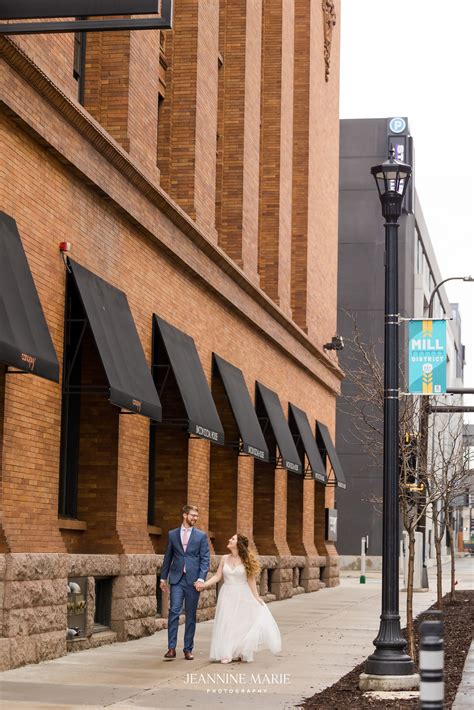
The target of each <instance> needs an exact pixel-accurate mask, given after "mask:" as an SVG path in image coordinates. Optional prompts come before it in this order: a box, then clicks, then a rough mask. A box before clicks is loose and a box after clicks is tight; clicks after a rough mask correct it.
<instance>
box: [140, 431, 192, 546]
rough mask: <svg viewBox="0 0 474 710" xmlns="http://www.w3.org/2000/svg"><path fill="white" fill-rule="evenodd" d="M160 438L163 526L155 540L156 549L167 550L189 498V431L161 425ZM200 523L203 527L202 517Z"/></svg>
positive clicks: (159, 521)
mask: <svg viewBox="0 0 474 710" xmlns="http://www.w3.org/2000/svg"><path fill="white" fill-rule="evenodd" d="M156 439H157V457H156V474H155V525H156V526H158V527H160V528H161V529H162V534H161V536H159V537H158V536H155V535H153V536H152V541H153V545H154V548H155V551H156V552H164V551H165V549H166V543H167V533H168V531H169V530H172V529H173V528H176V527H178V526H179V525H181V521H182V515H181V509H182V507H183V505H186V503H187V502H188V496H187V489H188V481H187V478H188V434H187V433H186V432H185V431H183V430H182V429H177V428H176V427H172V426H165V425H161V426H160V428H159V431H158V432H157V434H156ZM189 500H190V499H189ZM198 526H199V527H201V521H199V523H198Z"/></svg>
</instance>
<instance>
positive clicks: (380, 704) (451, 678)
mask: <svg viewBox="0 0 474 710" xmlns="http://www.w3.org/2000/svg"><path fill="white" fill-rule="evenodd" d="M430 609H433V610H434V609H436V604H434V605H433V606H432V607H430ZM443 612H444V693H445V704H444V707H445V708H447V709H448V710H449V708H450V707H451V705H452V704H453V702H454V698H455V696H456V691H457V688H458V685H459V683H460V682H461V676H462V671H463V668H464V662H465V660H466V656H467V652H468V651H469V647H470V645H471V641H472V632H473V629H474V591H472V590H469V591H465V592H463V591H459V592H456V599H455V601H454V602H450V601H449V595H448V594H446V595H445V596H444V597H443ZM419 618H420V617H417V619H415V643H416V647H417V648H418V641H419V638H418V619H419ZM421 620H423V618H421ZM403 632H405V630H403ZM417 660H418V659H415V663H417ZM363 672H364V663H361V664H360V665H359V666H357V667H356V668H354V669H353V670H352V671H350V672H349V673H347V674H346V675H345V676H344V677H343V678H341V679H340V680H338V681H337V683H334V685H331V686H330V687H329V688H325V690H323V691H322V692H321V693H317V694H316V695H313V697H312V698H307V699H306V700H305V702H304V703H303V704H302V705H301V706H300V707H302V708H304V709H305V710H325V709H326V708H327V709H328V710H338V709H339V708H351V709H357V710H364V708H417V707H418V704H419V701H418V698H413V699H410V700H379V699H375V698H370V697H364V694H363V693H362V692H361V691H360V690H359V676H360V674H361V673H363Z"/></svg>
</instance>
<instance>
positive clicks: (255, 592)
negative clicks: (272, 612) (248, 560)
mask: <svg viewBox="0 0 474 710" xmlns="http://www.w3.org/2000/svg"><path fill="white" fill-rule="evenodd" d="M247 582H248V585H249V587H250V589H251V591H252V594H253V595H254V597H255V599H256V600H257V601H258V602H259V603H260V604H265V602H264V601H263V599H261V598H260V595H259V593H258V589H257V580H256V579H255V577H247Z"/></svg>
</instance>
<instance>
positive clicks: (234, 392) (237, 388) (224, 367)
mask: <svg viewBox="0 0 474 710" xmlns="http://www.w3.org/2000/svg"><path fill="white" fill-rule="evenodd" d="M213 360H214V367H215V368H216V369H217V372H218V373H219V375H220V377H221V380H222V383H223V385H224V389H225V391H226V394H227V397H228V400H229V403H230V407H231V409H232V414H233V415H234V419H235V421H236V423H237V428H238V430H239V434H240V438H241V439H242V452H243V453H244V454H250V455H251V456H255V458H257V459H260V460H262V461H268V459H269V454H268V448H267V445H266V443H265V437H264V436H263V432H262V429H261V427H260V424H259V421H258V417H257V414H256V412H255V409H254V406H253V404H252V400H251V399H250V395H249V391H248V389H247V385H246V384H245V379H244V376H243V374H242V370H239V368H238V367H235V365H231V363H230V362H227V360H224V359H223V358H221V357H219V355H216V353H213Z"/></svg>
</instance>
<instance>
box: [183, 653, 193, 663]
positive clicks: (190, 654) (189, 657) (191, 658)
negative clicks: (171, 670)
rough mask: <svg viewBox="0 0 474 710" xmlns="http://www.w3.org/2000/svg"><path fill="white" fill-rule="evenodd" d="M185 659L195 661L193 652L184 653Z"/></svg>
mask: <svg viewBox="0 0 474 710" xmlns="http://www.w3.org/2000/svg"><path fill="white" fill-rule="evenodd" d="M184 659H185V660H186V661H194V656H193V654H192V653H191V651H185V652H184Z"/></svg>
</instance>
